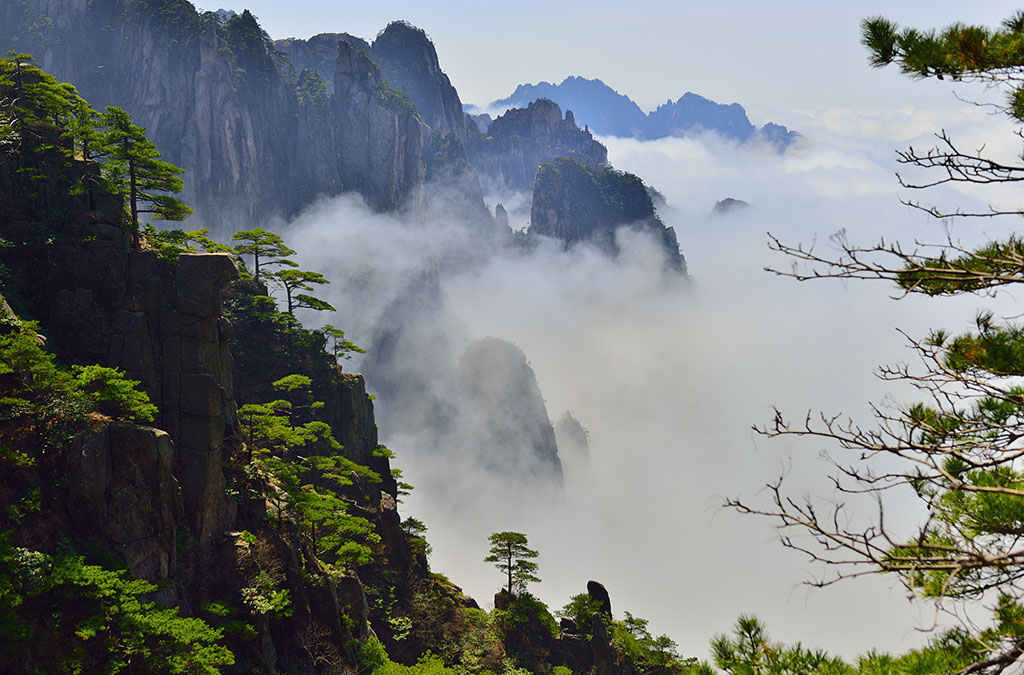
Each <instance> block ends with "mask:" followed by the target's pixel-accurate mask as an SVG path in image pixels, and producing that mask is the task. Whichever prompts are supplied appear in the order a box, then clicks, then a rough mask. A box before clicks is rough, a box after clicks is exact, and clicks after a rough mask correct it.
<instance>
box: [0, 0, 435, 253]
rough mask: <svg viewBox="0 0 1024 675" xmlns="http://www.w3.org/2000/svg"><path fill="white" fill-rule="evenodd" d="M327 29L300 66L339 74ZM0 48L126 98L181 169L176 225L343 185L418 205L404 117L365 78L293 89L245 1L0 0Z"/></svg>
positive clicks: (93, 93)
mask: <svg viewBox="0 0 1024 675" xmlns="http://www.w3.org/2000/svg"><path fill="white" fill-rule="evenodd" d="M331 41H332V40H331V39H330V38H328V39H327V40H324V41H322V42H324V43H325V44H320V43H319V42H318V45H317V52H316V56H315V59H316V64H313V65H316V66H317V68H323V67H325V66H324V63H323V62H324V59H326V58H330V59H331V64H332V65H331V68H332V72H333V73H334V74H335V76H336V75H337V68H339V67H340V68H342V72H343V73H345V72H350V71H349V70H348V69H349V68H350V67H351V66H352V63H351V59H348V60H346V61H345V62H344V63H338V61H337V59H338V56H339V55H338V44H339V43H338V42H337V41H336V40H334V41H333V42H334V44H333V49H334V51H333V55H332V56H330V57H328V56H326V54H327V53H328V52H329V51H330V49H331V45H330V42H331ZM341 44H349V43H347V42H343V43H341ZM0 47H2V48H3V49H5V50H6V49H17V50H18V51H23V52H30V53H32V54H33V55H34V57H35V59H36V63H37V64H38V65H39V66H41V67H42V68H43V69H44V70H47V71H49V72H51V73H53V74H54V75H55V76H56V77H57V78H58V79H59V80H62V81H68V82H71V83H72V84H74V85H75V86H76V87H77V89H78V91H79V92H80V93H81V94H82V95H83V96H84V97H85V98H86V99H87V100H88V101H89V102H90V103H91V104H92V105H93V107H95V108H97V109H100V110H102V109H103V108H104V107H105V106H107V105H116V106H118V107H121V108H124V109H125V110H127V111H128V112H129V113H130V114H131V115H132V116H133V121H134V122H135V123H136V124H138V125H139V126H142V127H145V128H146V132H147V135H148V137H149V138H150V140H152V141H154V142H155V143H156V144H157V146H158V147H159V148H160V150H161V151H162V152H163V155H164V159H165V160H167V161H169V162H171V163H173V164H176V165H178V166H180V167H182V168H183V169H185V172H186V173H185V189H184V191H183V193H182V195H181V197H182V199H183V201H185V202H186V203H188V204H190V205H191V206H193V207H194V208H195V209H196V215H195V216H193V217H192V219H191V220H190V223H191V222H197V223H201V224H203V225H205V226H208V227H211V228H213V229H214V230H215V232H218V231H219V232H222V233H226V232H227V231H228V228H235V229H237V228H239V227H242V226H244V225H245V224H246V223H251V224H256V223H263V222H266V218H267V216H268V215H278V216H283V217H288V216H290V215H293V214H295V213H296V212H297V211H298V210H300V209H301V208H303V207H304V206H307V205H308V204H309V203H310V202H311V201H312V200H313V199H314V198H316V197H317V196H320V195H323V194H338V193H340V192H342V191H351V190H354V191H357V192H359V193H360V194H361V195H363V196H364V197H365V198H366V200H367V202H368V203H369V204H370V205H371V206H372V207H373V208H375V209H378V210H397V209H404V208H409V209H412V210H413V211H415V210H416V209H417V208H420V207H421V206H422V183H423V169H422V166H421V165H420V164H421V160H420V155H421V146H422V133H421V132H420V125H419V121H418V120H417V118H416V116H415V115H414V114H413V113H412V112H411V111H407V110H403V109H400V108H396V107H395V106H392V107H390V108H389V107H388V101H387V97H386V96H384V95H383V92H382V91H381V90H380V89H375V88H374V86H375V82H374V81H372V80H369V79H363V80H361V81H360V83H359V86H355V87H353V86H351V83H348V84H349V86H342V87H340V88H339V87H337V86H336V87H335V93H334V94H330V93H329V92H324V93H323V95H322V96H320V95H311V94H313V93H315V92H310V91H305V90H301V88H300V86H299V85H300V84H301V83H305V84H307V85H308V84H309V83H310V80H309V78H306V79H305V80H302V79H301V78H300V81H299V82H296V81H294V80H293V79H291V78H290V77H288V76H287V71H288V70H289V69H290V68H291V66H290V65H286V64H284V63H282V62H280V60H279V59H277V57H276V56H275V55H274V52H273V51H272V49H271V43H270V42H269V39H267V38H266V36H265V35H264V34H263V33H262V30H261V29H260V27H259V25H258V24H257V23H256V20H255V18H254V17H253V16H252V15H251V14H250V13H249V12H243V13H242V14H240V15H231V16H218V15H217V14H216V13H213V12H205V13H200V12H198V11H197V10H195V8H194V7H192V5H190V4H188V3H185V2H180V3H174V4H173V6H171V7H168V8H164V11H160V12H157V11H155V6H154V5H153V4H152V3H139V2H129V1H128V0H101V1H97V2H84V1H82V0H26V2H19V3H3V4H2V5H0ZM353 49H354V48H353ZM345 56H349V55H347V54H346V55H345ZM310 72H315V71H310ZM377 79H378V80H379V78H377ZM314 89H315V88H314ZM350 115H351V116H350ZM268 158H273V159H272V160H271V161H268Z"/></svg>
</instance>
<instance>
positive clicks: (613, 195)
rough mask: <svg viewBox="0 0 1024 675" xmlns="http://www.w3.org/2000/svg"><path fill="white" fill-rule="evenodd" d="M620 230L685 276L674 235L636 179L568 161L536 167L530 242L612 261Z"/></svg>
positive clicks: (683, 262)
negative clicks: (549, 242)
mask: <svg viewBox="0 0 1024 675" xmlns="http://www.w3.org/2000/svg"><path fill="white" fill-rule="evenodd" d="M622 227H628V228H630V229H633V230H637V231H639V232H643V233H646V234H648V235H650V236H652V237H653V238H654V239H655V240H656V241H657V242H658V245H659V247H660V248H661V250H662V251H663V254H664V257H665V261H666V264H667V266H668V267H669V268H670V269H673V270H676V271H678V272H681V273H683V274H685V273H686V261H685V260H684V259H683V256H682V254H681V253H680V252H679V243H678V241H677V239H676V233H675V230H674V229H672V228H671V227H665V225H664V223H662V222H661V219H660V218H658V215H657V213H656V212H655V211H654V205H653V202H652V200H651V195H650V193H649V191H648V190H647V188H646V186H644V183H643V181H642V180H640V178H638V177H637V176H635V175H633V174H630V173H626V172H624V171H615V170H613V169H607V168H594V167H591V166H588V165H586V164H584V163H583V162H580V161H578V160H575V159H570V158H558V159H555V160H552V161H550V162H546V163H544V164H542V165H541V167H540V169H539V170H538V171H537V180H536V183H535V186H534V190H533V206H532V208H531V211H530V229H529V231H528V234H529V236H530V237H537V236H544V237H551V238H553V239H556V240H558V241H561V242H562V243H563V244H564V245H565V246H566V247H571V246H574V245H576V244H579V243H587V244H590V245H592V246H595V247H597V248H598V249H600V250H602V251H604V252H605V253H607V254H608V255H609V256H612V257H615V256H617V255H618V254H619V243H618V241H617V239H616V232H617V230H618V229H619V228H622Z"/></svg>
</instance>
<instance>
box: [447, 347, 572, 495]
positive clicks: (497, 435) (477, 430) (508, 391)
mask: <svg viewBox="0 0 1024 675" xmlns="http://www.w3.org/2000/svg"><path fill="white" fill-rule="evenodd" d="M456 376H457V379H456V382H457V384H456V386H457V391H458V396H459V400H460V402H461V404H462V407H461V414H460V415H459V419H460V420H461V422H462V424H463V426H464V430H463V433H464V434H465V436H466V438H468V439H475V440H478V444H476V445H477V448H476V449H473V450H471V452H470V460H471V461H475V462H479V463H481V464H482V465H483V466H484V467H485V468H486V470H487V471H489V472H490V473H492V474H493V475H495V476H500V477H502V479H503V480H506V481H511V482H514V483H517V484H521V485H522V486H531V487H530V489H531V491H533V490H536V489H537V488H538V487H540V486H546V487H554V488H555V489H556V490H559V491H560V490H561V488H562V480H563V478H562V462H561V460H560V459H559V457H558V446H557V444H556V442H555V431H554V428H553V427H552V426H551V420H550V417H549V416H548V411H547V407H546V406H545V404H544V397H543V395H542V394H541V391H540V387H539V386H538V384H537V376H536V374H535V373H534V372H533V368H531V367H530V364H529V363H527V361H526V355H525V354H523V352H522V350H521V349H519V348H518V347H516V346H515V345H513V344H511V343H509V342H506V341H505V340H500V339H498V338H493V337H488V338H484V339H482V340H476V341H474V342H472V343H470V344H469V346H467V347H466V351H465V352H464V353H463V354H462V357H461V358H460V359H459V364H458V367H457V370H456ZM467 449H470V448H467Z"/></svg>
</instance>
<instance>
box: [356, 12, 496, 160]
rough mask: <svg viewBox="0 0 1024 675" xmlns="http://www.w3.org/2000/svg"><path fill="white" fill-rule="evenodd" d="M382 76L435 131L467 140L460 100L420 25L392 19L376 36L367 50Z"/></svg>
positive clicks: (432, 45)
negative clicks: (397, 89) (413, 105)
mask: <svg viewBox="0 0 1024 675" xmlns="http://www.w3.org/2000/svg"><path fill="white" fill-rule="evenodd" d="M368 53H369V54H370V57H371V58H372V59H373V61H374V63H376V64H377V65H378V66H380V70H381V75H382V76H383V77H384V79H386V80H387V81H388V82H390V83H391V85H392V86H393V87H396V88H399V89H404V90H405V93H406V95H408V96H409V98H410V99H411V100H412V102H413V103H414V104H415V105H416V112H417V113H418V114H419V116H420V119H421V120H423V122H424V123H425V124H426V125H427V126H429V127H430V128H431V130H433V131H435V132H439V133H441V134H448V133H451V134H455V137H456V138H458V139H459V141H460V142H462V143H465V142H466V140H467V129H469V125H472V128H473V129H474V130H475V128H476V125H475V123H472V122H470V121H469V120H468V119H467V116H466V113H464V112H463V111H462V101H461V100H460V99H459V94H458V92H457V91H455V87H453V86H452V83H451V81H450V80H449V79H448V76H447V75H445V74H444V72H443V71H442V70H441V64H440V63H439V62H438V60H437V50H436V49H435V48H434V43H432V42H431V41H430V38H428V37H427V34H426V33H425V32H424V31H423V29H421V28H416V27H415V26H413V25H411V24H409V23H407V22H405V21H393V22H391V23H389V24H388V25H387V27H386V28H385V29H384V30H383V31H381V32H380V34H379V35H377V37H376V39H374V41H373V44H372V45H371V47H370V51H369V52H368Z"/></svg>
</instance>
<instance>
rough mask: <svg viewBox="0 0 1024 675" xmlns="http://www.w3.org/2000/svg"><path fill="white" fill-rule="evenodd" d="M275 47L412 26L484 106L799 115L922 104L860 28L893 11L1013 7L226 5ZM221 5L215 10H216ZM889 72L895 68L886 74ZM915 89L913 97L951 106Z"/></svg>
mask: <svg viewBox="0 0 1024 675" xmlns="http://www.w3.org/2000/svg"><path fill="white" fill-rule="evenodd" d="M227 6H228V8H230V9H234V10H236V11H241V10H242V9H244V8H248V9H250V10H251V11H252V12H253V13H254V14H255V15H256V16H257V17H258V18H259V19H260V21H261V23H262V25H263V27H264V28H265V29H266V30H267V31H268V32H269V33H270V35H271V36H272V37H274V38H283V37H303V38H306V37H310V36H311V35H314V34H316V33H323V32H348V33H352V34H354V35H359V36H361V37H364V38H366V39H369V40H372V39H373V37H374V36H375V35H376V34H377V32H378V31H379V30H381V29H382V28H383V27H384V26H385V25H387V23H388V22H389V21H392V20H395V19H405V20H407V21H410V22H411V23H413V24H415V25H416V26H419V27H420V28H423V29H424V30H426V32H427V34H428V35H429V36H430V37H431V38H432V39H433V41H434V44H435V46H436V47H437V52H438V56H439V57H440V61H441V67H442V68H443V69H444V70H445V72H446V73H447V74H448V76H449V77H450V78H451V81H452V83H453V84H454V85H455V87H456V89H458V91H459V94H460V96H461V98H462V100H463V102H468V103H477V104H484V103H487V102H489V101H491V100H494V99H496V98H500V97H503V96H507V95H508V94H510V93H511V92H512V90H513V89H514V87H515V86H516V85H517V84H519V83H523V82H538V81H541V80H547V81H555V82H560V81H561V80H562V79H563V78H565V77H566V76H569V75H580V76H584V77H589V78H594V77H596V78H600V79H602V80H604V81H605V82H606V83H607V84H609V85H610V86H612V87H614V88H615V89H617V90H618V91H619V92H621V93H624V94H626V95H628V96H630V97H631V98H633V99H634V100H635V101H637V102H638V103H639V104H640V105H641V106H642V107H653V106H656V105H657V104H659V103H663V102H664V101H665V100H666V99H669V98H671V99H673V100H675V99H676V98H678V97H679V96H681V95H682V94H683V93H685V92H686V91H693V92H696V93H698V94H701V95H703V96H706V97H708V98H711V99H714V100H717V101H720V102H723V103H729V102H733V101H736V102H739V103H742V104H743V105H744V106H746V107H747V108H748V109H749V110H750V111H751V112H752V113H753V116H754V118H755V119H754V121H755V122H763V121H764V119H761V116H763V115H768V114H769V113H772V112H773V111H776V110H786V109H789V108H817V107H820V106H824V105H855V104H864V103H870V102H873V101H881V102H884V104H886V105H888V104H891V103H892V101H893V100H899V99H900V98H902V97H908V96H911V94H910V93H909V91H908V86H909V85H908V83H907V81H906V80H904V79H903V78H901V77H899V76H898V74H897V73H895V72H885V73H882V74H880V73H877V72H872V71H871V69H869V68H868V67H867V65H866V58H865V52H864V49H863V48H862V47H861V46H860V45H859V43H858V39H859V35H858V23H859V21H860V20H861V19H862V18H864V17H866V16H872V15H876V14H883V15H884V16H887V17H889V18H892V19H894V20H896V21H899V22H901V23H907V24H909V25H916V26H920V27H931V26H939V27H941V26H944V25H946V24H948V23H950V22H953V21H956V20H964V21H969V22H978V23H986V24H990V25H995V24H997V23H998V22H999V21H1000V20H1001V19H1003V18H1005V17H1006V16H1008V15H1009V14H1010V13H1011V12H1012V11H1013V10H1015V9H1016V8H1017V6H1018V5H1017V3H1015V2H1011V1H1009V0H985V2H978V3H965V2H962V1H956V0H889V1H885V2H881V1H878V0H875V1H871V2H865V1H862V0H861V1H850V0H845V1H844V0H829V1H828V2H820V1H813V0H783V1H781V2H773V3H767V2H759V1H755V0H722V1H712V0H636V1H634V2H630V3H625V2H608V1H606V0H592V1H590V2H581V1H579V0H572V1H571V2H558V3H551V2H546V1H545V2H541V1H539V0H523V1H521V2H501V3H497V2H487V3H484V2H479V1H477V0H473V1H472V2H470V1H467V0H450V1H449V2H446V3H425V2H421V1H415V0H400V1H388V0H384V1H381V2H373V3H369V2H337V1H333V0H331V1H327V0H295V1H293V2H287V3H283V2H280V1H279V0H247V1H243V0H229V1H228V2H227ZM209 8H210V9H215V8H216V7H213V6H212V4H211V5H210V6H209ZM887 70H892V69H887ZM931 84H933V83H918V84H916V85H913V94H912V95H913V96H914V97H917V98H918V100H920V97H931V98H932V99H933V100H937V99H941V100H945V99H947V98H948V96H949V94H948V88H947V87H942V86H939V87H935V86H931Z"/></svg>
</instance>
